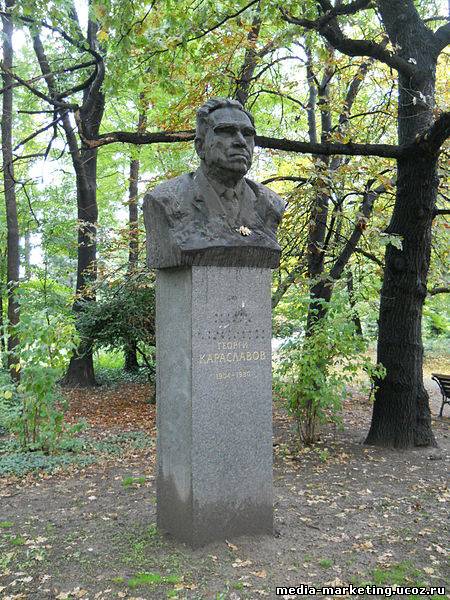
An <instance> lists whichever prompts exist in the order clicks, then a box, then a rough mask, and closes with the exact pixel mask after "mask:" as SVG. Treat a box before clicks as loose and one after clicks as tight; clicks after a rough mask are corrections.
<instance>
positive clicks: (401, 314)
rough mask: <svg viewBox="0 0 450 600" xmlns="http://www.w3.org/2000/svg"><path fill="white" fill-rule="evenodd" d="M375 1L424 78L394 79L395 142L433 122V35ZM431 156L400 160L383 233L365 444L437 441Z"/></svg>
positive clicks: (392, 36)
mask: <svg viewBox="0 0 450 600" xmlns="http://www.w3.org/2000/svg"><path fill="white" fill-rule="evenodd" d="M396 4H398V3H397V2H394V3H391V2H387V0H384V1H382V2H380V6H381V9H382V17H383V21H384V22H385V25H386V28H387V30H388V33H389V37H390V39H391V41H392V42H393V43H396V44H397V45H398V46H400V47H401V53H402V55H403V56H404V57H405V58H409V59H411V58H412V59H413V60H414V61H416V63H417V66H418V67H419V68H420V69H421V71H422V73H423V76H422V78H421V79H417V80H412V79H410V78H409V77H407V76H405V75H404V74H400V77H399V111H398V136H399V143H400V144H406V143H411V142H412V141H413V140H414V139H415V138H416V136H417V135H420V134H422V133H423V132H424V131H426V130H427V129H428V128H429V127H430V125H431V124H432V122H433V106H434V91H435V68H436V60H437V50H436V51H434V48H433V46H434V44H435V41H434V38H433V35H432V33H431V32H430V31H429V30H428V29H427V28H426V27H425V26H424V25H423V23H422V22H421V21H420V19H419V18H418V16H417V13H416V12H415V8H414V7H412V9H411V5H410V8H408V10H409V12H408V11H405V13H404V14H403V13H402V14H401V11H400V12H399V11H398V10H397V8H398V7H396V6H395V5H396ZM437 185H438V177H437V156H433V155H425V154H422V155H418V156H416V157H413V158H403V159H400V160H399V161H398V176H397V197H396V203H395V208H394V212H393V215H392V219H391V222H390V224H389V227H388V230H387V232H388V233H389V234H395V235H399V236H401V238H402V244H403V247H402V249H398V248H395V247H394V246H392V245H388V247H387V249H386V259H385V265H386V267H385V271H384V281H383V287H382V290H381V303H380V317H379V336H378V361H379V362H381V363H382V364H383V365H384V366H385V368H386V371H387V375H386V377H385V379H383V380H382V381H379V382H378V385H379V388H378V390H377V392H376V394H375V404H374V409H373V416H372V423H371V427H370V431H369V434H368V436H367V439H366V443H367V444H373V445H379V446H388V447H389V446H390V447H394V448H410V447H413V446H433V445H436V442H435V439H434V436H433V432H432V429H431V418H430V409H429V403H428V394H427V392H426V390H425V388H424V385H423V345H422V307H423V303H424V300H425V296H426V293H427V275H428V268H429V263H430V252H431V222H432V218H433V211H434V207H435V202H436V194H437Z"/></svg>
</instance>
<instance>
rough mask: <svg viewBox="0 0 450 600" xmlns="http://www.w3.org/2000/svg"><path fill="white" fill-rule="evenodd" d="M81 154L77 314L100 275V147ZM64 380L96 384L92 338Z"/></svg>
mask: <svg viewBox="0 0 450 600" xmlns="http://www.w3.org/2000/svg"><path fill="white" fill-rule="evenodd" d="M80 154H81V161H82V163H83V167H84V173H83V177H80V176H79V174H78V172H77V204H78V261H77V287H76V299H75V302H74V304H73V310H74V312H75V315H77V313H80V312H81V311H82V310H83V306H84V304H85V302H92V301H94V300H95V295H94V293H93V291H92V289H90V285H91V284H92V283H93V282H94V281H95V280H96V278H97V227H96V224H97V218H98V209H97V190H96V184H97V150H95V149H94V150H92V149H89V148H85V147H83V148H82V149H81V153H80ZM86 183H87V185H86ZM62 384H63V385H65V386H69V387H90V386H94V385H96V381H95V374H94V361H93V356H92V344H91V342H90V340H82V341H81V343H80V346H79V347H78V348H77V350H76V351H75V352H74V354H73V356H72V358H71V359H70V362H69V366H68V368H67V372H66V374H65V376H64V379H63V380H62Z"/></svg>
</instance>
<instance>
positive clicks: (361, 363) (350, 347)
mask: <svg viewBox="0 0 450 600" xmlns="http://www.w3.org/2000/svg"><path fill="white" fill-rule="evenodd" d="M308 304H309V300H305V299H301V300H300V301H297V303H296V306H297V312H298V313H299V314H300V315H302V316H303V322H305V321H306V314H307V309H308ZM326 308H327V310H326V313H325V316H324V317H323V318H322V319H320V320H318V321H317V322H316V323H315V325H314V329H313V332H312V334H311V335H309V336H306V335H305V334H304V332H297V333H296V334H294V335H293V336H291V338H290V339H289V340H288V341H287V342H285V343H284V344H283V345H282V346H281V348H280V351H279V362H278V365H277V366H276V369H275V386H276V389H277V391H278V392H279V393H280V394H281V395H282V397H284V398H285V399H286V401H287V406H288V410H289V412H290V413H291V414H292V415H293V416H294V417H295V420H296V424H297V430H298V436H299V439H300V441H301V442H303V443H304V444H313V443H314V442H316V441H317V439H318V435H319V427H320V425H321V424H322V423H324V422H325V421H326V420H331V421H334V422H339V419H340V416H339V415H340V411H341V408H342V400H343V399H344V398H345V394H346V387H347V385H348V384H349V383H351V382H352V381H353V380H354V379H355V377H356V376H357V375H359V374H360V373H361V372H363V373H366V375H368V377H369V382H371V381H373V380H374V378H375V377H380V376H382V375H383V372H384V369H383V368H382V367H381V366H380V365H374V364H372V362H371V360H370V359H369V358H368V357H367V356H366V355H365V352H366V350H367V344H366V342H365V340H364V339H363V338H362V337H361V336H359V335H357V334H356V331H355V325H354V323H353V322H352V321H351V319H350V318H349V312H350V310H349V306H348V303H347V298H346V296H345V294H343V293H341V292H340V291H339V290H338V289H336V290H335V292H334V294H333V297H332V299H331V301H330V302H329V303H328V304H327V305H326Z"/></svg>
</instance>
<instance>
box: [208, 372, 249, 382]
mask: <svg viewBox="0 0 450 600" xmlns="http://www.w3.org/2000/svg"><path fill="white" fill-rule="evenodd" d="M250 376H251V371H220V372H219V373H216V379H218V380H219V381H222V380H224V379H242V378H245V377H250Z"/></svg>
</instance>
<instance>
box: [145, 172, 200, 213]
mask: <svg viewBox="0 0 450 600" xmlns="http://www.w3.org/2000/svg"><path fill="white" fill-rule="evenodd" d="M193 175H194V174H193V173H184V174H183V175H179V176H178V177H174V178H173V179H168V180H167V181H163V182H162V183H160V184H159V185H157V186H156V187H155V188H153V189H152V190H148V191H147V192H146V194H145V196H144V205H143V209H144V211H145V210H147V209H148V208H149V207H150V205H151V204H152V203H156V204H159V205H163V206H164V207H165V208H167V209H169V208H175V207H177V208H179V207H180V204H181V201H182V200H183V199H185V198H186V195H187V194H188V193H189V192H190V190H192V189H193Z"/></svg>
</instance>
